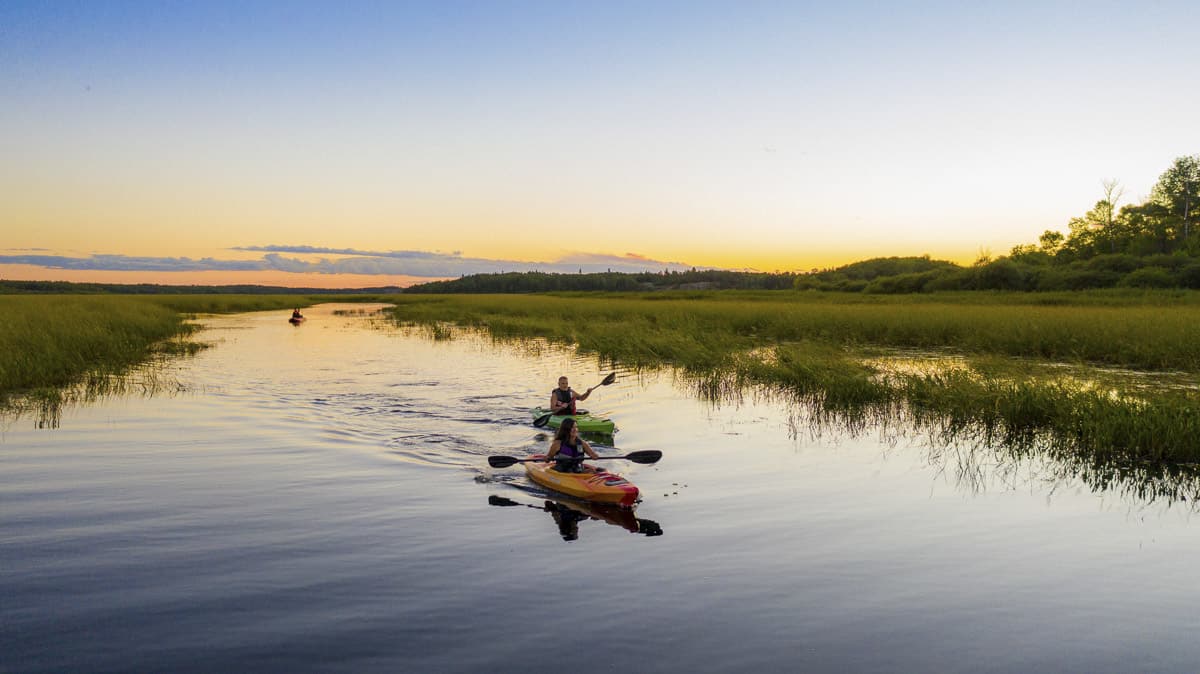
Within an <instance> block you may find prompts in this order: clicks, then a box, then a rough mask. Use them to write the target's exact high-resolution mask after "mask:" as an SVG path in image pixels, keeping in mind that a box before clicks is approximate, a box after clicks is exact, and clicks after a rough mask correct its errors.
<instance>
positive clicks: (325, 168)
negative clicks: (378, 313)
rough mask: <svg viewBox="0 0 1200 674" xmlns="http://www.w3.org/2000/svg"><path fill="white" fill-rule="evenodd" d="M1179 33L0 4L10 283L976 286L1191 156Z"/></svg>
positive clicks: (779, 16) (641, 9)
mask: <svg viewBox="0 0 1200 674" xmlns="http://www.w3.org/2000/svg"><path fill="white" fill-rule="evenodd" d="M1197 25H1200V3H1197V2H1195V1H1194V0H1190V1H1188V2H1118V3H1110V2H1053V1H1050V2H1028V3H1026V2H983V3H962V2H904V3H887V2H869V3H866V2H840V3H831V2H819V3H808V2H801V1H797V2H703V1H694V2H620V1H606V2H500V1H494V2H451V1H439V2H409V3H405V2H320V3H308V2H253V1H251V2H244V1H240V2H228V3H227V2H195V3H171V2H149V3H126V2H115V1H111V2H110V1H106V2H69V1H66V0H63V1H59V2H33V3H26V2H19V1H16V0H7V1H6V2H4V3H0V278H8V279H36V280H71V281H100V282H138V283H172V284H174V283H180V284H220V283H266V284H272V285H288V286H307V287H368V286H381V285H409V284H411V283H416V282H423V281H427V280H432V279H436V278H454V277H458V276H460V275H462V274H471V273H480V272H500V271H526V270H541V271H556V272H564V273H576V272H579V271H603V270H607V269H611V270H613V271H642V270H651V271H658V270H662V269H686V268H691V267H698V268H721V269H752V270H760V271H807V270H810V269H817V268H827V267H832V266H837V265H841V264H846V263H849V262H853V261H856V260H862V259H866V258H870V257H877V256H890V255H930V256H931V257H934V258H938V259H949V260H953V261H955V262H960V263H969V262H970V261H972V260H974V259H975V258H977V257H978V256H979V255H980V254H992V255H999V254H1004V253H1007V252H1008V250H1009V249H1010V248H1012V247H1013V246H1014V245H1018V244H1027V243H1034V242H1036V241H1037V237H1038V236H1039V235H1040V234H1041V233H1042V232H1043V231H1045V230H1047V229H1057V230H1062V231H1065V230H1066V228H1067V222H1068V221H1069V220H1070V219H1071V218H1072V217H1075V216H1078V215H1082V214H1083V213H1085V212H1086V211H1087V210H1089V209H1090V208H1091V207H1092V206H1093V205H1094V204H1095V202H1096V201H1098V200H1099V199H1101V198H1102V196H1103V192H1102V185H1101V183H1102V182H1103V181H1104V180H1110V179H1116V180H1118V181H1120V184H1121V186H1122V187H1123V188H1124V203H1130V202H1134V203H1136V202H1140V201H1142V200H1143V199H1144V198H1145V197H1146V196H1148V195H1149V192H1150V190H1151V188H1152V186H1153V185H1154V183H1155V182H1156V181H1157V179H1158V176H1159V175H1160V174H1161V173H1162V172H1163V171H1165V170H1166V169H1167V168H1168V167H1169V166H1170V164H1171V162H1172V161H1173V160H1174V159H1175V158H1176V157H1179V156H1182V155H1189V154H1196V153H1197V152H1198V151H1200V124H1197V119H1198V117H1197V111H1198V110H1200V87H1197V86H1195V84H1196V81H1197V80H1196V77H1197V74H1196V64H1197V63H1200V47H1197V46H1196V44H1197V41H1196V40H1195V39H1194V29H1195V26H1197Z"/></svg>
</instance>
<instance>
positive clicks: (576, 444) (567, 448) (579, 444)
mask: <svg viewBox="0 0 1200 674" xmlns="http://www.w3.org/2000/svg"><path fill="white" fill-rule="evenodd" d="M585 454H586V455H588V456H590V457H592V458H593V459H598V458H600V455H599V454H596V452H595V451H593V450H592V446H591V445H589V444H588V442H587V440H584V439H583V438H581V437H579V427H578V426H576V425H575V419H574V417H567V418H566V419H563V422H562V425H560V426H559V427H558V432H557V433H555V434H554V442H551V443H550V452H549V453H548V454H546V460H547V461H553V462H554V470H557V471H558V472H560V473H583V472H587V471H585V470H584V468H583V456H584V455H585Z"/></svg>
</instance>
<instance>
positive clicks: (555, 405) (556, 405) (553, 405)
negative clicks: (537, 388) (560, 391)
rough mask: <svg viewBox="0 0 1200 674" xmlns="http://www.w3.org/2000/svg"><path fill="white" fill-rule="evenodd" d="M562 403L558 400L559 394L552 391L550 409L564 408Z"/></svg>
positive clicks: (553, 410) (552, 410)
mask: <svg viewBox="0 0 1200 674" xmlns="http://www.w3.org/2000/svg"><path fill="white" fill-rule="evenodd" d="M562 407H563V405H562V403H560V402H558V395H557V394H556V393H554V391H551V392H550V411H551V412H557V411H558V410H560V409H562Z"/></svg>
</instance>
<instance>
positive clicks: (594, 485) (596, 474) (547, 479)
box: [523, 454, 638, 508]
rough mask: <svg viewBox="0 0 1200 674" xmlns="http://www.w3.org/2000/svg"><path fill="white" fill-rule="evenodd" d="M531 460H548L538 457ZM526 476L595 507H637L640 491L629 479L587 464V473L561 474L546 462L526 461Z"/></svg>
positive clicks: (535, 456)
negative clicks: (591, 503)
mask: <svg viewBox="0 0 1200 674" xmlns="http://www.w3.org/2000/svg"><path fill="white" fill-rule="evenodd" d="M529 458H531V459H542V458H545V454H535V455H533V456H531V457H529ZM523 465H524V466H525V473H526V474H527V475H529V479H531V480H533V481H534V482H536V483H538V484H540V485H542V486H543V487H547V488H549V489H553V490H554V491H558V492H562V493H564V494H567V495H569V496H574V497H576V498H580V499H583V500H585V501H591V502H594V503H610V504H613V505H619V506H622V507H625V508H631V507H633V504H634V503H637V499H638V488H637V487H636V486H635V485H634V484H633V483H632V482H629V481H628V480H626V479H625V478H623V477H621V476H620V475H617V474H616V473H610V472H608V471H606V470H604V469H603V468H596V467H595V466H592V465H588V464H584V470H585V471H586V472H583V473H560V472H558V471H557V470H554V467H553V466H554V464H552V463H545V462H542V461H526V462H525V463H524V464H523Z"/></svg>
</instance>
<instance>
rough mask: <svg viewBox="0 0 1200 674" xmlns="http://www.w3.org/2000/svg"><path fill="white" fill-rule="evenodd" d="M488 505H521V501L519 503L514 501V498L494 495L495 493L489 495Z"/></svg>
mask: <svg viewBox="0 0 1200 674" xmlns="http://www.w3.org/2000/svg"><path fill="white" fill-rule="evenodd" d="M488 505H494V506H519V505H521V504H520V503H517V502H516V501H514V500H512V499H509V498H504V497H503V496H496V495H494V494H493V495H492V496H489V497H488Z"/></svg>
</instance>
